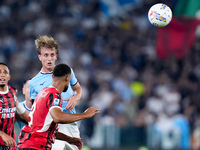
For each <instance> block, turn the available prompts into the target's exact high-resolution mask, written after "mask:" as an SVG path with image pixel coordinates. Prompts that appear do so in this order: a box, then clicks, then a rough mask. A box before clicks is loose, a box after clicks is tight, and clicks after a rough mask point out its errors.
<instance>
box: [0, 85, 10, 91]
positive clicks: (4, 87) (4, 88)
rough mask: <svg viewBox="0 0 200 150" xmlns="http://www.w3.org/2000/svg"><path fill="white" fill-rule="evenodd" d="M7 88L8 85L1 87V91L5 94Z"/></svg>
mask: <svg viewBox="0 0 200 150" xmlns="http://www.w3.org/2000/svg"><path fill="white" fill-rule="evenodd" d="M7 87H8V85H4V86H0V91H3V92H5V91H7Z"/></svg>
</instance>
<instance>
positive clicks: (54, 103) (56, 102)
mask: <svg viewBox="0 0 200 150" xmlns="http://www.w3.org/2000/svg"><path fill="white" fill-rule="evenodd" d="M59 102H60V100H59V99H57V98H55V99H54V100H53V105H57V106H58V105H59Z"/></svg>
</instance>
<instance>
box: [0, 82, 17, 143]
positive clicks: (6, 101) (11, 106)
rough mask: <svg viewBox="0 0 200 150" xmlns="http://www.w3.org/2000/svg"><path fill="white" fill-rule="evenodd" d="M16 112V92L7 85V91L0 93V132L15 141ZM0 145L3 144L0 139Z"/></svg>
mask: <svg viewBox="0 0 200 150" xmlns="http://www.w3.org/2000/svg"><path fill="white" fill-rule="evenodd" d="M15 112H16V91H15V88H13V87H11V86H10V85H8V88H7V91H5V92H4V91H0V118H1V119H0V131H3V132H5V133H6V134H8V135H10V136H11V137H13V138H14V139H15V131H14V123H15ZM0 145H5V142H4V141H3V140H2V138H1V137H0Z"/></svg>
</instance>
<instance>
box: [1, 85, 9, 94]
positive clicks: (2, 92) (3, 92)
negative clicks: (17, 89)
mask: <svg viewBox="0 0 200 150" xmlns="http://www.w3.org/2000/svg"><path fill="white" fill-rule="evenodd" d="M7 93H8V86H7V90H6V91H0V94H7Z"/></svg>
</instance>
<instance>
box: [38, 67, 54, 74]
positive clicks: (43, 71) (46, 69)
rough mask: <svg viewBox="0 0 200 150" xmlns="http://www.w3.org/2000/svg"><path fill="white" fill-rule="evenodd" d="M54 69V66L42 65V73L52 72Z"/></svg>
mask: <svg viewBox="0 0 200 150" xmlns="http://www.w3.org/2000/svg"><path fill="white" fill-rule="evenodd" d="M52 71H53V68H51V69H48V68H45V67H42V69H41V72H42V73H51V72H52Z"/></svg>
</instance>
